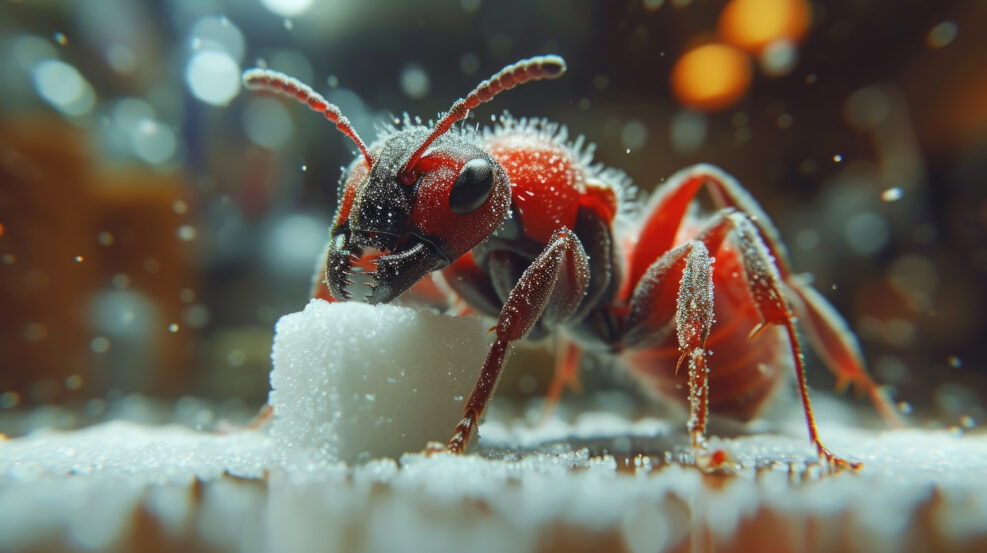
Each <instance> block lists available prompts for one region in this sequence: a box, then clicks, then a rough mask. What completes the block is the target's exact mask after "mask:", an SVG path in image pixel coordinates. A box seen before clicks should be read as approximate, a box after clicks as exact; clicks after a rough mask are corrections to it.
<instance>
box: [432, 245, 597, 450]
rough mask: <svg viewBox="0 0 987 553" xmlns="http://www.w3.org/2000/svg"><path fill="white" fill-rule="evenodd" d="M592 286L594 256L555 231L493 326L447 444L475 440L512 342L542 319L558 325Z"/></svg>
mask: <svg viewBox="0 0 987 553" xmlns="http://www.w3.org/2000/svg"><path fill="white" fill-rule="evenodd" d="M588 286H589V260H588V259H587V256H586V251H585V250H584V249H583V246H582V244H581V243H580V242H579V239H578V238H577V237H576V235H575V233H573V232H572V231H571V230H569V229H567V228H563V229H560V230H557V231H555V233H554V234H553V235H552V238H551V240H549V242H548V244H547V245H546V246H545V249H544V250H542V252H541V253H540V254H538V257H536V258H535V260H534V261H532V262H531V265H529V266H528V268H527V269H525V271H524V273H523V274H522V275H521V278H520V280H518V282H517V284H516V285H515V286H514V288H513V289H512V290H511V293H510V294H509V295H508V297H507V301H506V302H504V306H503V307H502V308H501V310H500V315H499V316H498V317H497V324H496V325H495V326H494V327H493V329H491V330H495V331H496V333H497V339H496V340H495V341H494V343H493V345H492V346H490V352H489V353H488V354H487V358H486V360H485V361H484V363H483V368H482V369H480V376H479V378H477V381H476V384H475V385H474V387H473V392H472V393H471V394H470V397H469V399H467V400H466V405H465V407H464V409H463V419H462V420H461V421H460V422H459V425H457V426H456V429H455V431H454V432H453V434H452V438H450V439H449V443H448V444H446V451H450V452H452V453H462V452H463V451H465V450H466V446H467V445H468V444H469V440H470V437H471V436H472V435H473V431H474V430H475V429H476V427H477V425H478V424H479V421H480V417H481V416H482V415H483V412H484V410H486V407H487V402H488V401H489V400H490V396H491V394H492V393H493V390H494V387H495V386H496V385H497V379H498V378H499V377H500V371H501V369H502V368H503V366H504V359H505V357H506V356H507V348H508V345H509V344H510V343H511V342H514V341H516V340H520V339H521V338H524V337H525V336H526V335H527V334H528V332H529V331H530V330H531V328H532V327H533V326H534V325H535V323H536V322H538V321H539V320H540V321H541V322H542V323H543V324H547V325H552V324H557V323H560V322H562V321H565V320H566V319H568V318H569V317H571V316H572V314H573V313H575V312H576V308H577V307H579V304H580V302H581V301H582V299H583V296H584V295H585V294H586V290H587V288H588Z"/></svg>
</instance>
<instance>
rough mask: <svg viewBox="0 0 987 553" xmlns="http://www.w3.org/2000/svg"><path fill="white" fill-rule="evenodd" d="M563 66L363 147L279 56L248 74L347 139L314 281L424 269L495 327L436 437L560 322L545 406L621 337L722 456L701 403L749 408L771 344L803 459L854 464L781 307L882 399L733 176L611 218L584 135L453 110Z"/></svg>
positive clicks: (457, 439)
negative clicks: (812, 398) (277, 62)
mask: <svg viewBox="0 0 987 553" xmlns="http://www.w3.org/2000/svg"><path fill="white" fill-rule="evenodd" d="M565 70H566V65H565V62H564V61H563V59H562V58H561V57H559V56H555V55H545V56H538V57H533V58H530V59H524V60H521V61H518V62H516V63H513V64H511V65H508V66H507V67H504V68H503V69H502V70H500V71H499V72H497V73H496V74H495V75H493V76H492V77H490V78H489V79H487V80H485V81H483V82H481V83H480V84H479V85H478V86H477V87H476V88H475V89H474V90H473V91H472V92H470V93H469V94H468V95H467V96H466V97H465V98H461V99H459V100H457V101H456V102H455V103H453V105H452V107H451V108H450V109H449V111H448V112H446V113H445V114H443V115H442V116H441V118H439V120H438V121H437V122H436V123H435V124H434V125H432V126H431V127H427V126H423V125H421V124H415V123H412V122H411V121H408V120H407V118H406V121H405V124H404V126H403V127H402V128H393V129H390V130H387V131H384V132H383V133H382V136H380V137H379V138H378V140H377V141H376V142H374V143H373V144H371V146H369V147H368V146H367V145H366V144H365V143H364V142H363V141H362V140H361V139H360V137H359V136H358V135H357V133H356V131H355V130H354V129H353V127H352V126H351V125H350V123H349V121H348V120H347V119H346V118H345V117H344V116H343V115H342V114H341V113H340V111H339V108H337V107H336V106H334V105H332V104H330V103H329V102H327V101H326V100H325V99H324V98H323V97H322V96H320V95H319V94H318V93H316V92H315V91H313V90H312V89H311V88H310V87H308V86H307V85H305V84H303V83H301V82H299V81H298V80H296V79H294V78H292V77H289V76H287V75H284V74H282V73H279V72H276V71H271V70H266V69H252V70H249V71H247V72H245V73H244V75H243V81H244V83H245V85H246V87H247V88H249V89H254V90H261V91H268V92H273V93H278V94H282V95H287V96H291V97H293V98H295V99H297V100H299V101H301V102H302V103H305V104H307V105H308V107H309V108H311V109H313V110H315V111H317V112H319V113H322V114H323V115H324V116H325V117H326V118H327V119H329V120H330V121H332V122H333V123H335V124H336V127H337V128H338V129H339V130H340V131H341V132H342V133H343V134H345V135H346V136H347V137H349V138H350V140H352V141H353V142H354V143H355V144H356V146H357V148H358V149H359V151H360V155H358V156H357V157H356V159H354V160H353V162H352V163H351V164H350V166H349V167H348V168H347V169H345V171H344V174H343V177H342V178H341V180H340V188H339V206H338V209H337V210H336V214H335V217H334V219H333V222H332V228H331V230H330V235H329V236H330V238H329V244H328V248H327V252H326V255H325V262H324V265H323V268H322V270H321V271H320V282H319V283H317V286H316V288H315V290H314V292H313V295H314V296H315V297H323V298H326V299H328V300H330V301H332V300H341V301H345V300H349V299H350V298H351V292H350V289H351V288H352V284H353V282H352V279H351V277H352V276H353V274H354V272H355V271H356V270H359V269H358V268H356V267H355V265H356V264H357V263H358V262H361V260H366V261H367V262H369V263H370V264H372V266H373V270H372V271H370V272H367V273H365V274H366V277H367V278H368V279H369V282H368V283H367V285H368V286H369V294H368V295H367V296H366V301H368V302H369V303H371V304H377V303H388V302H390V301H392V300H394V299H395V298H397V297H398V296H399V295H400V294H402V293H403V292H405V291H407V290H409V289H411V288H412V287H413V286H415V285H416V284H417V283H419V282H424V281H423V278H424V277H425V276H426V275H428V274H429V273H435V274H436V275H437V276H438V279H437V280H438V282H439V283H441V284H443V288H445V289H446V290H448V291H450V292H451V293H452V294H454V296H455V297H456V298H458V300H461V302H464V303H465V305H467V306H468V308H469V309H470V310H472V311H474V312H477V313H480V314H483V315H487V316H490V317H494V318H496V321H497V322H496V325H495V326H494V327H493V328H492V329H491V330H492V331H495V332H496V340H495V341H494V342H493V344H492V346H491V347H490V350H489V353H488V355H487V357H486V360H485V361H484V363H483V367H482V368H481V370H480V374H479V377H478V379H477V381H476V384H475V386H474V388H473V391H472V393H471V395H470V396H469V398H468V399H467V400H466V404H465V406H464V413H463V418H462V420H461V421H460V422H459V423H458V425H457V426H456V428H455V430H454V432H453V434H452V437H451V438H450V439H449V441H448V443H447V444H446V446H445V449H446V450H447V451H449V452H452V453H462V452H463V451H464V450H465V449H466V446H467V445H468V443H469V441H470V437H471V436H472V434H473V433H474V431H475V429H476V427H477V425H478V423H479V420H480V418H481V416H482V415H483V413H484V410H485V408H486V406H487V402H488V400H489V399H490V397H491V394H492V393H493V390H494V388H495V386H496V383H497V379H498V377H499V375H500V372H501V368H502V367H503V364H504V359H505V357H506V356H507V354H508V349H509V346H510V344H511V343H512V342H515V341H517V340H521V339H524V338H537V337H541V336H544V335H545V334H546V333H548V332H549V331H552V330H558V329H564V330H565V332H566V339H565V340H566V341H565V345H564V346H563V348H562V353H561V356H560V363H559V366H558V367H557V368H556V376H555V380H554V381H553V383H552V386H551V388H550V391H549V395H548V400H547V401H548V403H549V404H551V403H554V402H555V401H557V400H558V397H559V394H560V393H561V389H562V386H563V385H565V384H566V383H567V382H569V381H571V380H572V379H573V378H574V376H575V374H576V370H577V367H578V364H579V358H580V355H581V351H582V350H590V351H602V352H608V353H612V354H619V355H621V356H622V358H623V359H624V360H625V361H626V363H627V366H628V368H629V370H630V372H631V374H633V375H634V376H635V377H636V378H637V379H638V380H640V381H641V382H642V383H643V384H644V385H645V387H646V388H647V390H649V391H651V392H654V393H655V394H657V395H661V396H667V397H674V398H677V399H679V400H684V401H686V402H687V404H688V409H689V418H688V422H687V428H688V431H689V433H690V435H691V440H692V447H693V450H694V451H695V452H696V453H697V459H698V458H699V457H700V455H702V454H705V455H706V458H708V459H713V460H715V462H717V463H722V462H724V459H725V456H724V454H723V452H721V451H716V452H713V453H712V454H709V452H708V451H707V444H706V441H705V433H706V422H707V416H708V413H709V412H710V410H713V411H716V412H717V413H722V414H725V415H728V416H732V417H734V418H737V419H740V420H749V419H750V418H752V417H753V416H754V415H755V414H756V413H757V412H758V410H759V409H760V408H761V407H762V406H763V405H764V404H765V402H766V400H767V399H768V398H769V397H770V396H771V394H772V392H773V391H774V390H775V389H776V388H777V385H778V383H779V382H780V381H781V380H782V375H783V371H784V370H786V369H787V367H788V366H789V364H788V362H787V361H786V358H787V359H790V360H791V362H792V364H793V365H794V369H795V374H796V378H797V384H798V390H799V395H800V398H801V401H802V407H803V411H804V412H805V419H806V424H807V426H808V430H809V439H810V440H811V442H812V444H813V445H814V447H815V448H816V450H817V452H818V454H819V456H820V459H821V460H822V461H823V462H825V463H826V464H827V466H829V467H830V468H833V469H843V468H847V467H849V468H853V469H856V468H859V467H860V466H861V465H860V463H855V462H850V461H847V460H845V459H843V458H842V457H839V456H837V455H835V454H834V453H832V452H831V451H829V450H828V449H827V448H826V447H825V446H824V445H823V443H822V441H821V440H820V438H819V434H818V431H817V429H816V423H815V420H814V417H813V413H812V407H811V405H810V402H809V392H808V387H807V385H806V380H805V366H804V362H803V357H802V346H801V342H800V340H799V338H798V336H797V334H796V330H795V320H796V314H797V315H798V318H799V320H800V321H802V323H803V330H804V331H805V332H806V333H807V334H808V336H809V338H810V340H811V341H812V343H813V344H814V345H815V347H816V350H817V351H818V352H819V354H820V356H821V357H822V358H823V360H824V361H825V362H826V364H827V365H828V366H829V368H830V370H832V371H833V372H834V373H835V374H836V375H837V377H838V378H839V380H840V382H841V383H843V384H846V383H851V382H852V383H854V384H856V385H858V386H860V387H861V388H862V389H863V390H865V391H866V392H867V393H868V394H869V396H870V398H871V400H872V401H873V403H874V404H875V406H876V408H877V409H878V411H879V412H881V414H882V415H884V417H885V418H886V419H889V420H891V421H896V420H897V414H896V412H895V410H894V408H893V407H892V406H891V404H890V402H889V400H888V398H887V396H886V395H885V392H884V390H883V389H882V388H881V387H879V386H878V385H877V384H876V383H875V382H874V381H873V380H871V378H870V377H869V376H868V375H867V373H866V371H865V369H864V364H863V360H862V356H861V353H860V350H859V346H858V345H857V342H856V339H855V338H854V336H853V334H852V333H851V331H850V330H849V328H848V327H847V324H846V323H845V322H844V321H843V319H841V318H840V316H839V315H838V314H837V313H836V311H835V310H834V309H833V308H832V307H831V306H830V305H829V303H827V302H826V300H825V299H824V298H823V297H822V296H821V295H820V294H819V293H818V292H816V291H815V290H814V289H813V288H811V287H810V286H809V284H808V283H806V282H805V281H804V280H803V279H801V278H799V276H797V275H795V274H793V273H792V270H791V268H790V266H789V261H788V257H787V254H786V251H785V246H784V244H783V243H782V241H781V238H780V236H779V232H778V230H777V229H776V228H775V226H774V225H773V224H772V222H771V220H770V219H769V218H768V216H767V214H765V213H764V211H763V210H762V209H761V207H760V206H759V205H758V203H757V201H756V200H755V199H754V198H753V197H752V196H751V195H750V193H748V192H747V191H746V190H745V189H744V188H743V187H742V186H741V185H740V184H739V183H738V182H737V181H736V180H735V179H734V178H733V177H731V176H729V175H727V174H726V173H725V172H723V171H722V170H720V169H718V168H716V167H713V166H711V165H706V164H700V165H696V166H693V167H690V168H688V169H685V170H682V171H680V172H678V173H676V174H675V175H673V176H672V177H671V178H669V179H668V181H667V182H666V183H665V184H663V185H662V186H660V187H659V188H658V189H657V190H656V191H655V192H654V193H653V194H652V195H651V197H650V199H649V200H648V201H647V202H646V203H645V204H644V206H643V210H639V211H638V214H637V215H635V216H628V213H627V212H628V209H627V207H628V204H630V202H631V200H630V199H629V195H630V194H629V183H628V179H627V178H626V177H625V176H624V175H623V173H621V172H619V171H615V170H613V169H606V168H604V167H603V166H602V165H600V164H594V163H593V162H592V156H591V153H592V148H591V147H584V146H583V143H582V138H581V137H580V138H579V139H577V140H576V141H575V142H572V143H569V142H567V134H566V131H565V128H564V127H560V126H558V125H555V124H552V123H548V122H547V121H544V120H520V121H516V120H513V119H510V118H503V119H502V123H501V124H500V125H499V126H497V127H496V128H493V129H485V130H484V131H483V132H482V133H478V132H475V131H472V130H469V129H459V128H455V127H454V126H453V125H454V124H455V123H456V122H458V121H461V120H463V119H465V118H466V116H467V115H468V113H469V111H470V110H471V109H473V108H475V107H477V106H478V105H480V104H481V103H484V102H487V101H489V100H491V99H492V98H493V97H494V96H496V95H497V94H499V93H501V92H503V91H505V90H509V89H511V88H513V87H515V86H517V85H521V84H525V83H528V82H532V81H538V80H544V79H555V78H558V77H560V76H561V75H563V74H564V73H565ZM704 188H705V189H706V190H707V191H708V193H709V194H710V195H711V196H712V199H713V201H714V202H715V204H716V206H717V211H715V212H714V213H712V214H711V215H708V216H706V217H705V218H700V217H699V216H698V215H697V212H696V210H694V209H691V208H692V206H693V204H694V203H695V200H696V196H697V194H698V193H699V192H700V190H701V189H704ZM628 219H629V220H628ZM714 261H715V262H714ZM682 369H684V370H682ZM686 390H687V393H683V392H685V391H686Z"/></svg>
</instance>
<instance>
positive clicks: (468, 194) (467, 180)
mask: <svg viewBox="0 0 987 553" xmlns="http://www.w3.org/2000/svg"><path fill="white" fill-rule="evenodd" d="M493 179H494V173H493V167H491V166H490V162H489V161H487V160H486V159H483V158H476V159H473V160H470V161H469V162H467V163H466V165H463V169H462V171H460V172H459V176H458V177H456V182H455V183H454V184H453V185H452V191H451V192H449V208H450V209H451V210H452V212H453V213H455V214H456V215H465V214H467V213H471V212H473V211H476V209H477V208H478V207H480V206H481V205H483V202H485V201H487V198H489V197H490V191H491V190H493Z"/></svg>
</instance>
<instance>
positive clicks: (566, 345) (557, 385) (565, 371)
mask: <svg viewBox="0 0 987 553" xmlns="http://www.w3.org/2000/svg"><path fill="white" fill-rule="evenodd" d="M582 354H583V350H582V349H581V348H580V347H579V345H578V344H576V343H575V342H573V341H571V340H568V339H566V338H564V337H559V339H558V345H557V351H556V354H555V374H554V376H553V377H552V383H551V384H549V386H548V392H546V393H545V405H544V407H542V410H541V418H540V419H539V421H538V424H542V423H544V422H545V421H547V420H548V418H549V417H550V416H551V415H552V413H553V412H555V408H556V407H558V404H559V399H560V398H561V397H562V389H563V388H565V387H566V386H567V385H568V386H569V387H570V388H572V389H578V388H579V378H578V375H579V363H580V361H581V360H582V356H583V355H582Z"/></svg>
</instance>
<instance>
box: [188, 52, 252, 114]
mask: <svg viewBox="0 0 987 553" xmlns="http://www.w3.org/2000/svg"><path fill="white" fill-rule="evenodd" d="M185 81H186V82H187V83H188V86H189V90H191V91H192V94H193V95H194V96H195V97H196V98H198V99H200V100H202V101H203V102H206V103H207V104H213V105H224V104H227V103H228V102H229V101H230V100H232V99H233V97H235V96H236V95H237V93H238V92H240V66H239V65H238V64H237V62H236V60H234V59H233V58H232V57H231V56H230V55H229V54H227V53H225V52H214V51H204V52H196V53H195V54H194V55H193V56H192V58H191V59H189V62H188V66H187V68H186V70H185Z"/></svg>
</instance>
